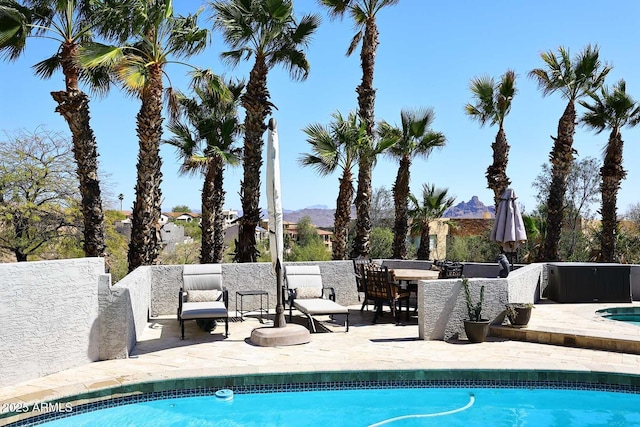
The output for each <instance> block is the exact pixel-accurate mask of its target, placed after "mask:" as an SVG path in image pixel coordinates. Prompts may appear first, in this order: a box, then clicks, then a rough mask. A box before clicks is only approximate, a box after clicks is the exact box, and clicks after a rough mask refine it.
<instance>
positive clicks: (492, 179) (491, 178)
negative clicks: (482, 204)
mask: <svg viewBox="0 0 640 427" xmlns="http://www.w3.org/2000/svg"><path fill="white" fill-rule="evenodd" d="M491 149H492V150H493V164H492V165H491V166H489V167H488V168H487V188H489V189H491V190H493V205H494V207H495V209H496V212H497V211H498V203H500V197H501V196H502V193H504V190H506V189H507V188H508V187H509V184H511V180H510V179H509V177H508V176H507V163H508V161H509V144H508V143H507V135H506V134H505V133H504V129H503V128H502V127H500V130H498V134H497V135H496V140H495V141H494V142H493V144H491Z"/></svg>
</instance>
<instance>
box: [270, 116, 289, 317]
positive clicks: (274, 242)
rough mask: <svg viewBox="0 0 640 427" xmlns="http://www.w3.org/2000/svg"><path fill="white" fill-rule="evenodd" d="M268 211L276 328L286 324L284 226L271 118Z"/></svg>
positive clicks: (275, 132)
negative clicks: (283, 296)
mask: <svg viewBox="0 0 640 427" xmlns="http://www.w3.org/2000/svg"><path fill="white" fill-rule="evenodd" d="M267 211H268V214H269V252H270V253H271V262H272V263H273V268H274V271H275V273H276V282H277V286H278V289H277V291H276V295H277V297H276V317H275V319H274V325H273V326H275V327H276V328H282V327H285V326H286V321H285V318H284V306H283V305H282V248H283V246H284V239H283V226H282V200H281V197H280V148H279V145H278V129H277V124H276V121H275V119H271V120H269V134H268V137H267Z"/></svg>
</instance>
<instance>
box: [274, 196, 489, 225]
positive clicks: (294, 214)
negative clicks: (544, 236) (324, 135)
mask: <svg viewBox="0 0 640 427" xmlns="http://www.w3.org/2000/svg"><path fill="white" fill-rule="evenodd" d="M487 213H488V214H489V215H490V216H491V218H493V217H494V216H495V209H494V208H493V206H486V205H485V204H484V203H482V202H481V201H480V199H478V197H477V196H473V197H472V198H471V200H469V201H468V202H460V203H458V204H457V205H455V206H452V207H451V208H449V210H447V212H445V215H444V216H445V217H446V218H483V217H484V216H485V215H486V214H487ZM334 214H335V210H334V209H329V208H328V207H327V206H311V207H308V208H305V209H300V210H296V211H288V210H285V211H284V212H283V216H284V220H285V221H289V222H294V223H295V222H298V221H300V219H301V218H303V217H305V216H308V217H310V218H311V222H312V223H313V224H315V225H316V226H317V227H333V216H334ZM355 217H356V209H355V207H352V208H351V218H352V219H354V218H355ZM262 218H267V210H266V209H263V210H262Z"/></svg>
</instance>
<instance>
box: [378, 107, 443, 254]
mask: <svg viewBox="0 0 640 427" xmlns="http://www.w3.org/2000/svg"><path fill="white" fill-rule="evenodd" d="M400 118H401V121H402V127H401V128H398V127H394V126H391V125H390V124H388V123H387V122H385V121H383V122H381V123H380V125H379V126H378V135H379V136H380V139H381V140H382V141H389V142H391V143H392V144H393V145H391V146H390V148H389V150H388V151H387V153H389V155H391V156H392V157H393V158H396V159H398V161H399V163H400V164H399V166H398V173H397V175H396V181H395V183H394V184H393V189H392V190H393V203H394V206H395V222H394V226H393V257H394V258H396V259H405V258H406V257H407V232H408V231H409V214H408V211H409V182H410V168H411V162H412V160H413V158H414V157H417V156H422V157H424V158H427V157H429V155H430V154H431V152H432V151H433V149H434V148H440V147H444V145H445V142H446V138H445V136H444V134H443V133H441V132H435V131H433V130H431V124H432V123H433V120H434V118H435V114H434V112H433V109H431V108H427V109H417V110H402V111H401V112H400Z"/></svg>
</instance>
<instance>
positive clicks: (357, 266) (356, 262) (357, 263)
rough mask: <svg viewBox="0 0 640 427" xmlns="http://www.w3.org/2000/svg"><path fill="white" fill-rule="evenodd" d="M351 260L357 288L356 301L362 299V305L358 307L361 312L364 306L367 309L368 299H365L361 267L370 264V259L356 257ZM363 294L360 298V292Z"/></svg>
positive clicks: (365, 291) (365, 289) (365, 290)
mask: <svg viewBox="0 0 640 427" xmlns="http://www.w3.org/2000/svg"><path fill="white" fill-rule="evenodd" d="M351 261H353V272H354V274H355V276H356V287H357V290H358V301H362V307H360V311H361V312H362V311H363V310H364V307H365V306H367V310H368V309H369V307H368V304H367V303H368V301H367V288H366V286H365V283H364V272H363V270H362V269H363V268H364V267H366V266H368V265H370V264H371V260H370V259H369V258H363V257H358V258H353V259H352V260H351ZM361 293H362V294H364V298H363V299H361V298H360V294H361Z"/></svg>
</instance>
